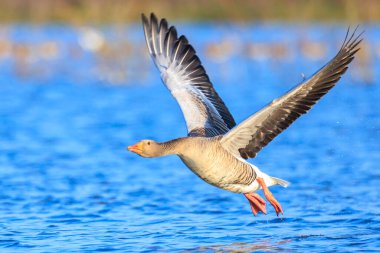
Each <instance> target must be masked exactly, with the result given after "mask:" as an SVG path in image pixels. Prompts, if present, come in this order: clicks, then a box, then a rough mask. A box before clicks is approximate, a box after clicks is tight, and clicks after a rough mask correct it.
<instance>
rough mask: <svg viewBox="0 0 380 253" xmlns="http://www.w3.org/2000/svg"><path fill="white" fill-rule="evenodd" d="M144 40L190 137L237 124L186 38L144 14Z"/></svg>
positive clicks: (213, 134) (212, 134) (162, 22)
mask: <svg viewBox="0 0 380 253" xmlns="http://www.w3.org/2000/svg"><path fill="white" fill-rule="evenodd" d="M142 21H143V25H144V33H145V39H146V43H147V46H148V50H149V53H150V55H151V56H152V58H153V61H154V63H155V64H156V66H157V68H158V69H159V71H160V72H161V78H162V80H163V82H164V84H165V85H166V87H167V88H168V89H169V90H170V92H171V93H172V95H173V96H174V98H175V99H176V100H177V102H178V104H179V106H180V107H181V110H182V112H183V115H184V117H185V120H186V125H187V129H188V135H189V136H205V137H212V136H216V135H221V134H225V133H226V132H228V131H229V130H230V129H231V128H233V127H234V126H235V125H236V123H235V120H234V118H233V117H232V115H231V113H230V112H229V110H228V109H227V107H226V105H225V104H224V102H223V101H222V99H221V98H220V97H219V95H218V93H217V92H216V91H215V89H214V87H213V86H212V84H211V82H210V80H209V77H208V76H207V74H206V71H205V69H204V68H203V66H202V64H201V61H200V60H199V58H198V56H197V55H196V53H195V50H194V48H193V47H192V46H191V45H190V44H189V42H188V41H187V39H186V37H185V36H180V37H179V38H178V37H177V31H176V29H175V28H174V27H173V26H171V27H169V25H168V23H167V21H166V20H165V19H161V20H160V22H159V21H158V20H157V18H156V16H155V15H154V14H153V13H152V14H151V16H150V19H149V20H148V18H146V17H145V15H144V14H143V15H142Z"/></svg>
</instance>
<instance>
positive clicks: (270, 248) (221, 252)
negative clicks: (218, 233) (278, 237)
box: [182, 240, 297, 253]
mask: <svg viewBox="0 0 380 253" xmlns="http://www.w3.org/2000/svg"><path fill="white" fill-rule="evenodd" d="M290 241H291V240H283V241H278V242H275V243H274V242H272V240H261V241H258V242H255V243H245V242H234V243H232V244H228V245H210V246H201V247H198V248H194V249H191V250H184V251H182V252H183V253H185V252H217V253H250V252H285V251H287V250H286V249H284V248H283V247H281V245H284V244H287V243H289V242H290ZM294 252H297V251H294Z"/></svg>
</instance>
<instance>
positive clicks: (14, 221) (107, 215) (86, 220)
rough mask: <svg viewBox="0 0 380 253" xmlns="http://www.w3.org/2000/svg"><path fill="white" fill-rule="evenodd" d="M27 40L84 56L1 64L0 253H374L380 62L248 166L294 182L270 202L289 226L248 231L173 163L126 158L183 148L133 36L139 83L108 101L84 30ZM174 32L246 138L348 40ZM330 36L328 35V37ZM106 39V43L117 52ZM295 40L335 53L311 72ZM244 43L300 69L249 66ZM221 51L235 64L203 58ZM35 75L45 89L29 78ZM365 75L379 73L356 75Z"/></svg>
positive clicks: (232, 206)
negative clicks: (247, 130)
mask: <svg viewBox="0 0 380 253" xmlns="http://www.w3.org/2000/svg"><path fill="white" fill-rule="evenodd" d="M27 28H28V27H26V28H25V27H22V26H21V27H6V28H3V30H6V33H7V34H8V35H7V36H6V37H7V38H10V41H11V42H12V43H16V42H17V41H21V42H22V43H25V44H26V45H31V44H32V45H33V43H37V42H36V41H44V40H48V41H56V43H58V44H59V45H61V44H62V45H61V46H62V47H63V48H65V45H67V43H72V45H74V46H75V45H77V47H78V52H79V56H78V57H76V58H75V57H73V56H72V55H70V54H67V55H66V54H64V53H62V50H61V51H59V53H58V56H57V57H55V58H54V59H52V60H49V59H42V60H41V59H40V58H38V57H37V60H36V61H35V62H33V61H31V62H30V55H29V56H26V58H25V59H26V60H25V59H24V58H23V59H24V60H25V61H26V63H23V64H24V65H21V67H20V66H19V65H17V60H15V59H13V58H12V57H10V56H9V55H8V56H7V55H5V56H3V58H2V59H1V66H2V69H1V70H0V74H1V76H0V81H1V83H0V217H1V220H0V247H1V248H2V249H1V250H0V251H1V252H26V251H27V252H58V251H61V252H74V251H80V252H93V251H99V252H104V251H120V252H133V251H145V252H157V251H161V252H162V251H164V252H173V251H180V252H182V251H185V252H187V251H196V252H230V251H234V250H235V251H238V252H253V251H261V252H273V251H283V252H289V251H292V252H293V251H294V252H309V251H314V252H348V251H363V252H378V251H380V201H379V198H380V194H379V191H380V187H379V185H380V141H379V137H380V110H379V109H380V107H379V99H380V88H379V87H380V86H379V83H378V77H377V74H376V73H377V72H376V71H377V69H378V67H376V66H378V65H379V57H378V56H376V54H375V53H376V52H377V51H372V52H373V54H371V57H370V58H371V59H370V63H368V64H372V65H371V66H365V67H363V66H362V65H358V64H356V65H353V66H352V68H351V69H350V70H349V73H348V75H347V76H345V77H344V78H343V79H342V80H341V82H340V83H339V85H338V86H337V87H335V88H334V89H333V90H332V91H331V93H329V94H328V95H327V96H326V97H324V98H323V99H322V101H321V102H320V103H318V104H317V106H316V107H315V108H313V109H312V110H311V112H310V113H309V114H307V115H306V116H303V117H301V118H300V119H299V120H298V121H297V122H295V123H294V124H293V125H292V126H291V127H290V128H289V129H287V130H286V131H285V132H284V133H282V134H281V135H280V136H278V137H277V138H276V139H275V140H274V141H273V142H272V143H270V144H269V145H268V146H267V147H266V148H265V149H263V150H262V151H261V152H260V153H259V155H258V157H257V158H256V159H254V160H251V162H252V163H254V164H256V165H257V166H258V167H260V168H261V169H262V170H263V171H265V172H267V173H269V174H270V175H273V176H276V177H280V178H284V179H286V180H288V181H290V182H291V186H290V187H289V188H287V189H284V188H280V187H273V188H272V191H273V193H274V195H275V196H276V198H277V199H278V200H279V201H280V203H281V204H282V207H283V209H284V212H285V214H284V215H283V216H280V217H279V218H278V217H276V215H275V212H274V210H273V209H272V207H271V206H268V214H267V215H262V214H260V215H259V216H257V217H254V216H253V215H252V214H251V211H250V207H249V204H248V202H247V200H246V199H245V197H244V196H243V195H241V194H233V193H229V192H226V191H223V190H219V189H217V188H214V187H212V186H210V185H208V184H206V183H205V182H203V181H201V180H200V179H199V178H197V177H196V176H195V175H194V174H192V172H190V171H189V170H188V169H187V168H186V167H185V166H184V165H183V164H182V163H181V162H180V160H179V159H178V158H177V157H162V158H157V159H143V158H141V157H138V156H136V155H134V154H132V153H128V152H127V151H126V150H125V147H126V146H127V145H130V144H133V143H135V142H136V141H138V140H140V139H143V138H153V139H156V140H159V141H164V140H169V139H171V138H175V137H180V136H183V135H185V133H186V129H185V123H184V121H183V119H182V114H181V112H180V110H179V108H178V106H177V104H176V102H175V101H174V100H173V99H172V97H171V96H170V93H169V92H168V91H167V90H166V88H165V87H164V86H163V85H162V84H161V82H160V80H159V74H158V72H157V71H156V70H155V69H154V67H153V65H152V64H151V62H150V60H149V58H148V57H147V55H146V54H147V52H146V50H145V49H143V47H142V46H143V44H142V42H143V34H142V32H141V28H140V27H139V26H136V27H133V28H130V31H128V32H127V33H126V34H130V36H131V39H132V40H134V41H135V42H137V44H139V43H140V44H141V48H142V49H141V51H136V52H134V53H131V54H132V55H133V54H136V55H135V58H128V59H126V60H125V62H126V63H127V64H126V65H122V66H123V67H124V69H126V71H127V72H128V71H129V72H128V73H133V75H132V77H133V78H132V77H131V78H132V81H131V79H129V78H128V77H129V76H128V75H127V76H125V79H126V80H127V81H126V82H125V83H126V84H128V85H125V86H112V85H108V83H110V82H111V81H112V80H114V79H112V78H111V79H110V80H111V81H110V82H108V81H109V80H108V79H107V80H108V81H104V80H103V81H102V80H101V79H102V78H100V77H101V76H102V74H99V76H96V75H95V74H96V73H98V71H99V69H98V67H99V62H97V63H94V62H96V61H97V60H99V58H97V57H99V56H97V55H95V54H93V53H89V52H85V51H83V52H82V51H81V50H83V49H82V48H81V47H80V45H79V43H78V41H79V39H78V37H79V36H80V35H79V32H78V31H77V30H75V29H72V28H67V27H66V28H65V27H54V26H53V27H45V28H43V27H42V28H41V27H40V28H39V27H37V28H34V29H27ZM180 28H182V29H181V31H183V32H185V33H187V34H189V37H190V38H191V41H193V42H194V43H193V44H195V45H196V47H199V48H200V50H198V51H199V52H200V53H199V54H200V55H201V58H202V59H205V60H204V61H203V62H204V65H205V66H206V68H207V69H208V72H209V74H210V78H211V79H212V80H213V82H214V83H215V86H216V89H217V90H218V92H219V94H220V95H221V97H222V98H223V99H224V100H225V102H226V104H227V105H228V106H229V108H230V110H231V112H232V114H233V115H234V116H235V119H236V120H237V121H238V122H240V121H241V120H243V119H245V118H246V117H248V116H249V115H251V114H252V113H253V112H255V111H256V110H258V109H260V108H261V107H262V106H264V105H265V104H266V103H268V102H269V101H270V100H271V99H274V98H276V97H277V96H279V95H280V94H282V93H283V92H285V91H287V90H288V89H290V88H291V87H292V86H293V85H295V84H296V83H298V82H300V81H301V80H302V76H301V73H305V74H306V75H310V74H312V73H313V72H314V71H316V70H317V69H318V68H319V67H321V66H322V65H323V64H324V63H325V62H326V61H327V60H328V59H330V58H331V57H332V56H333V54H334V51H335V50H336V49H337V47H338V44H339V43H340V41H341V40H343V38H344V35H345V32H344V31H345V26H335V27H334V28H331V27H328V26H318V27H316V26H310V27H307V26H306V27H303V29H302V32H300V31H299V27H298V28H297V25H291V24H290V25H284V26H281V25H255V26H252V27H251V26H248V27H244V28H239V27H234V26H231V25H227V24H224V25H223V24H222V25H214V24H208V25H206V26H203V25H201V24H199V25H184V24H182V25H180ZM102 29H103V31H107V28H102ZM119 29H120V28H119ZM231 29H232V30H233V31H234V32H233V34H232V35H231V34H229V33H228V31H229V30H231ZM239 29H240V30H239ZM268 29H269V31H268ZM326 30H328V31H329V32H330V33H331V30H333V31H335V32H334V34H333V36H331V37H326V36H325V35H326V34H327V32H325V31H326ZM112 31H113V32H111V34H105V35H104V36H105V37H106V38H108V39H110V38H113V37H112V36H115V34H117V33H116V32H115V30H112ZM198 31H199V32H198ZM266 31H267V32H266ZM378 31H379V30H378V29H376V28H373V27H372V28H371V27H369V28H367V33H366V36H365V38H368V40H369V41H370V42H373V45H374V47H372V50H376V47H375V46H376V45H379V44H376V43H379V41H380V40H379V39H378V38H377V36H376V34H378V33H379V32H378ZM248 32H249V33H248ZM3 33H5V32H4V31H3ZM190 34H191V36H190ZM301 34H302V36H305V35H306V37H310V38H316V39H319V40H320V41H324V42H325V43H327V45H328V46H329V47H328V48H329V49H328V50H327V52H326V53H325V54H324V55H323V56H321V57H320V58H318V60H312V59H311V58H307V57H304V56H302V55H301V54H300V53H297V52H298V50H297V49H298V47H297V45H296V42H297V39H296V38H297V36H301ZM28 35H30V36H28ZM4 36H5V35H4ZM107 36H108V37H107ZM239 36H240V37H243V38H244V40H243V41H259V42H262V43H273V42H279V41H280V42H281V40H282V39H284V40H285V41H287V43H288V44H287V45H289V46H291V45H292V43H293V42H294V45H293V47H292V49H291V52H292V53H291V54H294V55H290V56H289V57H285V58H281V57H280V59H277V60H276V59H268V58H265V56H263V57H261V58H260V57H258V58H257V59H256V58H255V59H252V58H249V57H248V56H246V55H244V54H243V53H242V52H243V51H244V50H245V49H244V48H245V46H246V45H247V44H244V43H243V44H242V43H240V42H241V41H239V40H238V39H239V38H240V37H239ZM223 38H227V39H226V40H227V41H230V42H231V41H232V42H234V43H235V44H234V43H232V45H240V49H236V48H235V49H232V53H231V54H229V55H223V54H222V56H223V57H221V56H220V55H217V56H215V55H214V54H213V53H207V43H209V44H210V43H213V42H215V43H216V44H217V43H219V42H221V41H223ZM329 39H330V40H329ZM15 41H16V42H15ZM110 41H112V40H111V39H110ZM330 41H331V45H329V42H330ZM239 43H240V44H239ZM140 44H139V45H140ZM280 44H281V43H280ZM205 45H206V46H205ZM205 47H206V49H204V48H205ZM138 48H140V47H138ZM233 48H234V47H233ZM210 50H211V49H210ZM234 50H235V51H234ZM211 51H212V50H211ZM100 52H101V51H100ZM140 54H141V55H140ZM139 55H140V56H139ZM28 57H29V58H28ZM115 57H116V56H115ZM136 57H137V58H136ZM110 59H112V57H110ZM206 59H207V60H206ZM297 59H299V60H297ZM106 62H108V63H112V60H110V61H106ZM134 62H137V63H139V64H141V65H140V66H141V68H144V69H145V70H144V71H145V72H144V71H142V72H141V73H140V72H139V73H134V71H133V68H136V69H137V70H138V69H140V67H136V66H134V65H133V63H134ZM376 63H377V64H376ZM364 64H366V62H364ZM94 66H95V67H94ZM104 66H108V65H107V64H106V65H104ZM117 67H120V66H115V68H117ZM18 68H21V70H20V69H18ZM23 68H26V72H22V70H24V69H23ZM109 68H110V69H112V67H109ZM131 68H132V71H131ZM36 69H37V70H43V71H42V74H41V73H40V74H38V73H37V74H36V75H31V74H33V73H34V72H33V71H36ZM94 69H95V70H94ZM363 69H364V70H368V69H371V70H372V71H373V73H367V72H365V73H364V74H363V73H361V72H360V71H359V72H358V70H363ZM28 70H31V72H28ZM20 71H21V74H20ZM106 72H107V71H106ZM46 73H47V74H46ZM73 73H74V74H73ZM144 75H145V76H144ZM368 75H371V76H370V77H368ZM138 76H141V78H137V77H138ZM364 77H368V79H366V80H365V81H363V79H364ZM117 80H119V79H117ZM128 80H129V81H128ZM133 80H135V81H133ZM368 80H370V81H371V82H369V81H368Z"/></svg>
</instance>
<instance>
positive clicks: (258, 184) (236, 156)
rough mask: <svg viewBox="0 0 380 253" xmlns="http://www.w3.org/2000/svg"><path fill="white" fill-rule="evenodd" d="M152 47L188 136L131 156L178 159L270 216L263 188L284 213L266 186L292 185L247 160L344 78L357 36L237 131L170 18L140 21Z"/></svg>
mask: <svg viewBox="0 0 380 253" xmlns="http://www.w3.org/2000/svg"><path fill="white" fill-rule="evenodd" d="M142 20H143V26H144V33H145V38H146V42H147V47H148V50H149V53H150V55H151V56H152V59H153V61H154V62H155V64H156V66H157V68H158V69H159V70H160V72H161V78H162V80H163V82H164V84H165V85H166V87H167V88H168V89H169V91H170V92H171V94H172V95H173V96H174V98H175V99H176V100H177V102H178V104H179V106H180V108H181V110H182V112H183V115H184V117H185V121H186V125H187V129H188V135H187V137H183V138H178V139H174V140H171V141H168V142H162V143H159V142H156V141H154V140H142V141H140V142H138V143H136V144H135V145H132V146H129V147H128V150H130V151H132V152H134V153H136V154H138V155H140V156H143V157H159V156H165V155H178V156H179V157H180V158H181V160H182V161H183V163H184V164H185V165H186V166H187V167H188V168H189V169H190V170H191V171H193V172H194V173H195V174H196V175H198V176H199V177H200V178H201V179H203V180H204V181H206V182H207V183H209V184H211V185H214V186H216V187H219V188H221V189H224V190H227V191H231V192H234V193H243V194H244V195H245V197H246V198H247V199H248V201H249V203H250V206H251V210H252V212H253V214H254V215H256V214H257V213H258V212H263V213H266V202H265V200H264V199H262V198H261V197H260V196H259V195H258V194H257V193H255V192H256V191H257V190H259V189H262V190H263V191H264V195H265V197H266V198H267V200H268V201H269V202H270V203H271V204H272V206H273V207H274V209H275V211H276V213H277V215H279V214H280V213H283V210H282V207H281V205H280V204H279V202H278V201H277V200H276V199H275V198H274V197H273V195H272V193H271V192H270V191H269V189H268V187H269V186H272V185H281V186H283V187H287V186H288V184H289V183H288V182H287V181H285V180H282V179H279V178H275V177H271V176H269V175H268V174H266V173H264V172H262V171H260V170H259V168H257V167H256V166H255V165H253V164H250V163H249V162H247V161H246V159H248V158H254V157H255V156H256V155H257V153H258V152H259V151H260V150H261V149H262V148H263V147H264V146H266V145H267V144H268V143H269V142H270V141H271V140H272V139H273V138H275V137H276V136H277V135H278V134H279V133H281V132H282V131H283V130H285V129H286V128H287V127H288V126H289V125H290V124H291V123H293V122H294V121H295V120H296V119H297V118H298V117H300V116H301V115H302V114H304V113H306V112H307V111H308V110H309V109H310V108H311V107H312V106H313V105H314V104H315V103H316V102H317V101H318V100H319V99H320V98H321V97H322V96H323V95H325V94H326V93H327V92H328V91H329V90H330V89H331V88H332V87H333V86H334V85H335V84H336V82H337V81H338V80H339V79H340V77H341V76H342V75H343V74H344V73H345V71H346V70H347V68H348V65H349V63H350V62H351V61H352V60H353V59H354V55H355V53H356V52H357V51H358V50H359V48H358V45H359V44H360V42H361V39H360V36H361V34H359V36H354V35H355V31H356V30H355V31H354V32H353V33H352V34H350V33H349V31H347V35H346V38H345V40H344V42H343V44H342V47H341V49H340V50H339V51H338V53H337V55H336V56H335V57H334V58H333V59H332V60H331V61H330V62H328V63H327V64H326V65H325V66H324V67H322V68H321V69H320V70H319V71H317V72H316V73H315V74H314V75H312V76H311V77H310V78H309V79H307V80H305V81H304V82H303V83H301V84H299V85H298V86H296V87H295V88H293V89H292V90H290V91H289V92H288V93H286V94H285V95H283V96H281V97H280V98H277V99H275V100H273V101H272V102H271V103H270V104H269V105H267V106H266V107H264V108H263V109H261V110H260V111H258V112H257V113H255V114H253V115H252V116H250V117H249V118H247V119H246V120H245V121H243V122H242V123H240V124H239V125H237V126H236V123H235V120H234V118H233V117H232V115H231V113H230V112H229V110H228V108H227V107H226V105H225V104H224V102H223V101H222V99H221V98H220V97H219V95H218V94H217V92H216V91H215V89H214V87H213V85H212V84H211V81H210V80H209V77H208V76H207V74H206V72H205V70H204V68H203V66H202V64H201V62H200V60H199V58H198V57H197V55H196V53H195V50H194V49H193V47H192V46H191V45H190V44H189V43H188V41H187V39H186V38H185V37H184V36H180V37H178V36H177V31H176V29H175V28H174V27H173V26H171V27H169V25H168V23H167V21H166V20H165V19H161V20H160V21H158V19H157V18H156V16H155V15H154V14H151V16H150V19H148V18H146V17H145V16H144V15H142Z"/></svg>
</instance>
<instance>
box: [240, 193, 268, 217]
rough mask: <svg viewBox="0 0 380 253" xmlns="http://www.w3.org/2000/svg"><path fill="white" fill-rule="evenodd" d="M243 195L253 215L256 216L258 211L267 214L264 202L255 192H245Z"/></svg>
mask: <svg viewBox="0 0 380 253" xmlns="http://www.w3.org/2000/svg"><path fill="white" fill-rule="evenodd" d="M244 195H245V197H246V198H247V199H248V201H249V204H250V205H251V210H252V213H253V215H255V216H256V215H257V214H258V213H259V212H263V213H264V214H267V209H266V207H265V205H266V202H265V200H264V199H263V198H261V197H260V196H259V195H258V194H257V193H245V194H244Z"/></svg>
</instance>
